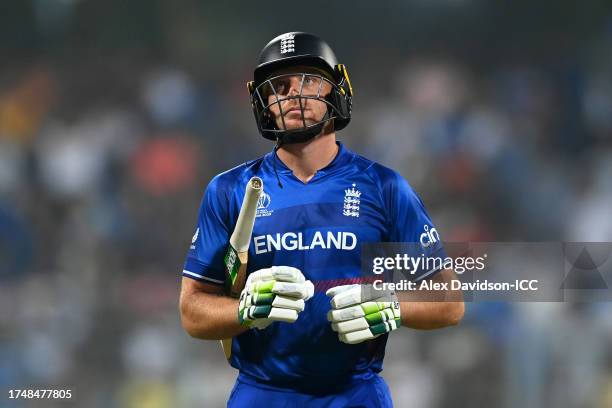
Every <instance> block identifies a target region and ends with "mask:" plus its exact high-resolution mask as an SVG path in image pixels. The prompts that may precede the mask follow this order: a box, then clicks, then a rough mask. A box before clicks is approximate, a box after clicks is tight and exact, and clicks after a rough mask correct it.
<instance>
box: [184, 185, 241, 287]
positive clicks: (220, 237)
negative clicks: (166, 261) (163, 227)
mask: <svg viewBox="0 0 612 408" xmlns="http://www.w3.org/2000/svg"><path fill="white" fill-rule="evenodd" d="M229 212H230V197H229V194H227V191H225V190H224V189H223V187H222V184H221V183H220V182H219V179H218V178H214V179H213V180H212V181H211V182H210V184H209V185H208V187H207V188H206V191H205V192H204V197H203V198H202V202H201V204H200V210H199V215H198V222H197V225H196V228H195V231H194V235H193V238H192V240H191V245H190V247H189V251H188V252H187V257H186V259H185V264H184V266H183V276H186V277H188V278H192V279H195V280H198V281H201V282H206V283H212V284H218V285H222V284H223V283H224V282H225V272H224V269H223V257H224V255H225V251H226V250H227V246H228V243H229V237H230V231H231V230H230V228H229V226H228V224H229V219H230V217H229Z"/></svg>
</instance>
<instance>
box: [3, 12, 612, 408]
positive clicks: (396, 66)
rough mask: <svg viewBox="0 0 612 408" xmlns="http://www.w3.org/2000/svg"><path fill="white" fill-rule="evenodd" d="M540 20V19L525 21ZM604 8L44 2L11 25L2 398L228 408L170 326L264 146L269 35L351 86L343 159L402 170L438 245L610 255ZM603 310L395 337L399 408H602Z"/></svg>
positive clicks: (479, 307) (217, 371)
mask: <svg viewBox="0 0 612 408" xmlns="http://www.w3.org/2000/svg"><path fill="white" fill-rule="evenodd" d="M535 3H537V4H535ZM606 3H608V2H605V1H590V2H580V5H579V6H578V5H577V3H575V2H570V1H555V2H553V1H539V2H526V1H512V2H488V1H485V0H455V1H451V0H419V1H410V2H408V1H388V2H376V3H375V4H372V3H370V2H328V1H320V0H314V1H310V2H306V3H301V4H295V3H288V4H283V3H280V2H244V3H241V4H240V5H238V4H235V3H232V2H226V3H225V4H222V3H221V2H214V3H212V2H211V3H206V2H200V1H195V0H187V1H181V2H172V1H169V0H147V1H144V0H133V1H129V2H124V1H120V0H108V1H104V2H101V1H100V2H98V1H93V0H31V1H17V0H15V1H3V2H2V4H1V5H0V56H1V57H0V389H1V390H3V391H2V396H1V397H0V398H1V399H2V403H0V405H2V406H6V405H5V404H7V403H8V402H9V401H8V400H7V399H6V395H7V394H6V393H7V390H8V389H9V388H32V387H36V386H42V387H54V388H70V389H72V390H73V394H74V398H73V400H72V401H71V402H70V403H68V404H65V403H61V404H60V403H54V402H52V401H47V402H45V403H44V405H42V404H41V405H38V404H36V403H35V402H34V403H33V404H34V405H32V403H27V402H22V403H15V405H14V406H87V407H113V406H122V407H143V408H144V407H151V408H153V407H154V408H157V407H160V408H161V407H174V406H181V407H191V406H206V407H216V406H223V404H224V403H225V400H226V398H227V395H228V393H229V390H230V387H231V384H232V381H233V379H234V376H235V374H236V373H235V371H234V370H233V369H231V368H230V367H229V366H227V365H226V363H225V362H224V360H223V357H222V353H221V351H220V349H219V345H218V343H217V342H202V341H197V340H193V339H191V338H189V337H188V336H187V335H186V334H185V333H184V332H183V331H182V329H181V327H180V324H179V320H178V311H177V296H178V290H179V283H180V277H179V276H180V275H179V273H180V270H181V265H182V261H183V257H184V255H185V252H186V250H187V248H188V246H189V243H190V239H191V236H192V234H193V224H194V222H195V217H196V214H197V206H198V202H199V200H200V197H201V193H202V189H203V188H204V186H205V185H206V184H207V182H208V181H209V179H210V178H211V177H212V176H213V175H214V174H216V173H218V172H220V171H222V170H225V169H227V168H229V167H233V166H234V165H236V164H238V163H240V162H243V161H246V160H248V159H251V158H254V157H257V156H258V155H261V154H263V153H265V152H267V151H269V150H270V149H271V148H272V145H271V144H270V143H268V142H266V141H265V140H263V139H262V138H261V137H260V136H259V135H258V134H257V131H256V128H255V123H254V120H253V117H252V112H251V110H250V105H249V101H248V98H247V94H246V87H245V82H246V81H247V80H248V79H249V77H250V75H251V73H252V69H253V64H254V61H255V59H256V57H257V54H258V52H259V50H260V49H261V47H262V46H263V45H264V44H265V43H266V42H267V41H268V40H269V39H271V38H272V37H273V36H275V35H277V34H279V33H282V32H284V31H290V30H304V31H311V32H314V33H317V34H319V35H320V36H322V37H323V38H325V39H326V40H327V41H328V42H329V43H330V44H331V45H332V47H333V48H334V49H335V50H336V52H337V54H338V55H339V58H340V60H341V62H343V63H345V64H347V66H348V68H349V72H350V73H351V77H352V82H353V86H354V88H355V92H356V96H355V103H354V119H353V122H352V123H351V125H350V126H349V127H348V128H347V129H346V130H345V131H343V132H341V133H340V134H339V138H340V139H341V140H343V141H344V142H345V143H346V144H347V145H348V146H349V147H350V148H352V149H354V150H356V151H358V152H360V153H362V154H364V155H366V156H368V157H370V158H372V159H375V160H377V161H380V162H382V163H383V164H385V165H388V166H391V167H394V168H396V169H398V170H399V171H400V172H401V173H402V174H403V175H404V176H405V177H406V178H407V179H408V180H409V181H410V182H411V184H412V185H413V187H414V188H415V189H416V191H418V192H419V193H420V195H421V196H422V198H423V200H424V202H425V204H426V205H427V207H428V209H429V212H430V213H431V215H432V217H433V219H434V220H435V222H436V225H437V228H438V230H439V231H440V233H441V235H442V236H443V237H444V239H445V240H449V241H457V240H484V241H487V240H488V241H506V240H514V241H538V240H548V241H560V240H569V241H579V240H587V241H608V242H609V241H611V237H612V216H611V215H612V204H611V203H612V177H611V176H612V52H611V50H612V12H611V7H610V6H609V3H608V4H606ZM610 312H612V307H611V305H610V304H606V303H592V304H581V305H570V304H562V303H556V304H551V303H546V304H544V303H533V304H527V303H513V304H508V303H487V304H482V303H478V304H468V305H467V312H466V317H465V320H464V322H463V323H462V324H461V326H460V327H457V328H453V329H446V330H440V331H433V332H417V331H414V330H402V331H401V332H398V333H394V334H393V336H392V337H391V340H390V344H389V347H388V351H387V353H388V354H387V355H388V358H387V360H386V366H385V367H386V368H385V371H384V372H383V374H384V377H385V378H386V379H387V381H388V382H389V384H390V386H391V389H392V390H393V394H394V395H393V397H394V399H395V402H396V404H397V406H399V407H405V406H410V407H416V408H420V407H423V408H425V407H455V406H496V407H497V406H506V407H519V406H520V407H527V408H529V407H544V406H556V407H595V406H601V407H604V406H612V348H611V347H610V344H612V319H610Z"/></svg>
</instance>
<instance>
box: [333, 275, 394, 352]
mask: <svg viewBox="0 0 612 408" xmlns="http://www.w3.org/2000/svg"><path fill="white" fill-rule="evenodd" d="M325 294H326V295H327V296H329V297H331V301H330V303H331V306H332V309H331V310H330V311H329V313H328V314H327V320H329V321H330V322H331V326H332V330H334V331H335V332H337V333H338V338H339V339H340V341H341V342H343V343H347V344H356V343H361V342H362V341H366V340H371V339H374V338H376V337H378V336H380V335H381V334H385V333H389V332H390V331H393V330H396V329H397V328H399V327H400V324H401V314H400V303H399V301H398V300H397V296H396V295H395V292H393V291H388V290H375V289H374V288H373V287H372V285H342V286H336V287H333V288H331V289H329V290H328V291H327V292H325Z"/></svg>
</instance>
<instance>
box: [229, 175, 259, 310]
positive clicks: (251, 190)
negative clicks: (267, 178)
mask: <svg viewBox="0 0 612 408" xmlns="http://www.w3.org/2000/svg"><path fill="white" fill-rule="evenodd" d="M262 191H263V181H262V180H261V179H260V178H259V177H251V179H250V180H249V182H248V183H247V186H246V191H245V195H244V199H243V200H242V206H241V207H240V213H239V214H238V220H237V221H236V226H235V227H234V231H233V232H232V235H231V237H230V242H229V246H228V249H227V253H226V254H225V259H224V262H225V271H226V273H227V280H226V281H227V282H228V285H229V294H230V296H232V297H235V298H237V297H239V296H240V292H241V291H242V289H243V288H244V284H245V282H246V267H247V262H248V259H249V244H250V242H251V234H252V233H253V225H254V224H255V215H256V214H257V202H258V201H259V197H260V196H261V193H262Z"/></svg>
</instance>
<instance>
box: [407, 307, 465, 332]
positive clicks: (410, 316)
mask: <svg viewBox="0 0 612 408" xmlns="http://www.w3.org/2000/svg"><path fill="white" fill-rule="evenodd" d="M463 312H464V305H463V302H462V301H461V302H401V314H402V325H403V326H406V327H410V328H412V329H420V330H431V329H440V328H442V327H446V326H454V325H456V324H458V323H459V322H460V321H461V319H462V318H463Z"/></svg>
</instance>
